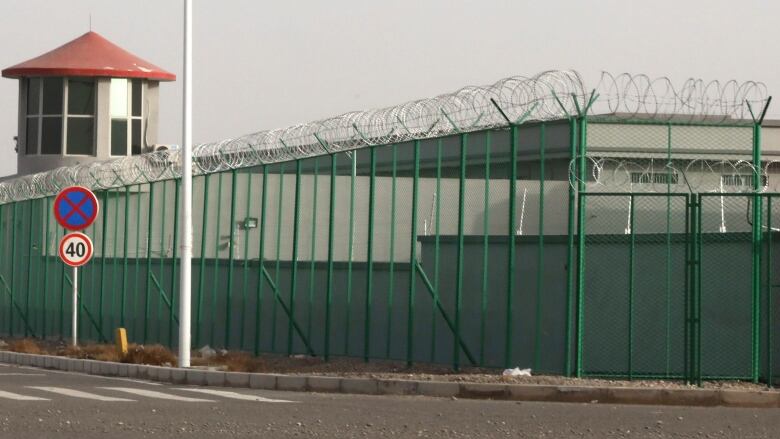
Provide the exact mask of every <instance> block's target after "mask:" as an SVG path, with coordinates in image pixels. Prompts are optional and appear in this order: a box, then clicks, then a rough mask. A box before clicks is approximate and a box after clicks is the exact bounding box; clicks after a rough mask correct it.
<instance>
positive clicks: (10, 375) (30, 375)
mask: <svg viewBox="0 0 780 439" xmlns="http://www.w3.org/2000/svg"><path fill="white" fill-rule="evenodd" d="M45 376H46V374H45V373H19V372H8V373H0V377H45Z"/></svg>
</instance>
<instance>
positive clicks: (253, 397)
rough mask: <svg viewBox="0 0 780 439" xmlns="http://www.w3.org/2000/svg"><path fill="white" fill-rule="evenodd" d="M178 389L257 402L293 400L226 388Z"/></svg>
mask: <svg viewBox="0 0 780 439" xmlns="http://www.w3.org/2000/svg"><path fill="white" fill-rule="evenodd" d="M178 390H186V391H188V392H199V393H205V394H207V395H214V396H221V397H223V398H231V399H240V400H242V401H259V402H294V401H287V400H285V399H269V398H263V397H262V396H257V395H247V394H244V393H238V392H230V391H228V390H212V389H195V388H180V389H178Z"/></svg>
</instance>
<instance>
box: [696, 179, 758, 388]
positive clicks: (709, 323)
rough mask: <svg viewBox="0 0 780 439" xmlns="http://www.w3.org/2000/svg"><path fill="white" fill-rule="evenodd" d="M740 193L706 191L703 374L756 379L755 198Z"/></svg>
mask: <svg viewBox="0 0 780 439" xmlns="http://www.w3.org/2000/svg"><path fill="white" fill-rule="evenodd" d="M757 199H758V200H760V197H754V196H750V195H748V196H746V195H740V194H729V195H725V194H723V195H714V194H713V195H710V194H703V195H701V196H700V200H701V201H700V203H701V204H700V214H699V227H698V233H699V248H700V250H699V257H700V261H699V263H700V266H701V268H700V275H699V278H700V280H699V287H698V288H699V291H697V292H696V294H697V296H698V300H697V302H698V308H699V309H698V310H697V314H698V317H697V320H698V321H699V325H700V329H699V335H698V337H699V340H698V342H697V343H698V347H697V349H698V351H699V352H698V361H697V362H698V364H699V365H700V368H697V369H698V371H699V373H700V374H701V378H703V379H752V378H753V369H754V367H757V356H758V352H757V350H756V346H754V344H755V343H756V342H757V337H758V334H757V322H758V315H757V314H756V310H757V309H758V303H757V301H758V300H759V294H758V293H759V291H758V288H759V286H758V285H757V284H756V283H755V282H754V279H753V276H754V268H755V264H757V263H758V261H757V255H756V253H754V241H753V235H752V233H753V221H754V217H753V208H754V206H753V203H754V202H755V200H757Z"/></svg>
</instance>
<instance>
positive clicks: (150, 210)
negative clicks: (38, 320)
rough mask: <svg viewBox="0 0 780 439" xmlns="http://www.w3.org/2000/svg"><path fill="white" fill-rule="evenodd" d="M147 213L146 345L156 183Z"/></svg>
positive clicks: (151, 186) (150, 191)
mask: <svg viewBox="0 0 780 439" xmlns="http://www.w3.org/2000/svg"><path fill="white" fill-rule="evenodd" d="M146 212H147V214H148V215H149V220H148V221H149V223H148V224H147V232H146V233H147V234H146V292H145V295H146V297H145V298H144V336H143V341H144V344H146V342H147V340H148V335H149V296H150V294H149V293H150V292H151V289H152V230H153V228H152V226H153V224H154V183H149V206H148V209H147V211H146ZM82 277H83V276H82Z"/></svg>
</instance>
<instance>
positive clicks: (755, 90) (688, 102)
mask: <svg viewBox="0 0 780 439" xmlns="http://www.w3.org/2000/svg"><path fill="white" fill-rule="evenodd" d="M596 90H598V93H599V96H600V99H599V100H598V101H597V102H596V103H595V104H594V113H595V114H605V115H611V116H612V117H614V118H616V119H651V120H656V121H670V120H675V121H685V122H708V123H720V122H724V121H727V120H746V119H750V118H751V115H750V106H752V107H753V108H754V109H757V111H758V110H760V109H761V108H762V107H763V103H764V102H765V101H766V98H767V90H766V85H764V84H763V83H761V82H755V81H745V82H737V81H735V80H730V81H725V82H722V81H718V80H713V81H708V82H707V81H704V80H701V79H695V78H690V79H688V80H686V81H685V82H683V83H682V84H681V85H679V86H677V87H675V86H674V84H673V83H672V81H671V80H670V79H669V78H667V77H661V78H650V77H649V76H647V75H643V74H636V75H632V74H629V73H621V74H619V75H612V74H610V73H608V72H602V74H601V80H600V81H599V85H598V87H597V88H596ZM748 104H749V105H748Z"/></svg>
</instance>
